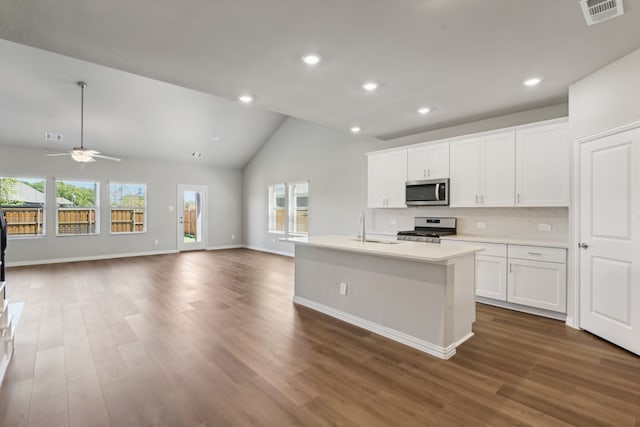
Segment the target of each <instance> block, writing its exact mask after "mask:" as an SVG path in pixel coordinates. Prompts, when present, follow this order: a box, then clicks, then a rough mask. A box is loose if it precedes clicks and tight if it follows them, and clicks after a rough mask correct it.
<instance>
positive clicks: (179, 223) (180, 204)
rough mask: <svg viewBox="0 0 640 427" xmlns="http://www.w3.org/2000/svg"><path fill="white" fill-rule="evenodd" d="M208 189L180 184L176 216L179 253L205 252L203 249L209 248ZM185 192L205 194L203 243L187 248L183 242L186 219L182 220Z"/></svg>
mask: <svg viewBox="0 0 640 427" xmlns="http://www.w3.org/2000/svg"><path fill="white" fill-rule="evenodd" d="M208 189H209V187H208V186H207V185H193V184H178V191H177V207H178V211H177V215H176V248H177V250H178V252H185V251H196V250H203V249H207V247H208V246H207V242H208V233H209V227H208V222H209V221H208V218H209V213H208V203H209V195H208ZM185 191H194V192H200V193H202V194H203V196H202V242H201V243H200V244H198V245H194V246H186V247H185V246H184V245H185V244H184V240H183V239H184V219H183V220H181V218H182V217H183V212H184V200H183V195H184V192H185Z"/></svg>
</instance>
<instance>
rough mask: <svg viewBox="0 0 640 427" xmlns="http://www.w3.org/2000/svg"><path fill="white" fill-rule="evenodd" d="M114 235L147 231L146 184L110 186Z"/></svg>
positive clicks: (114, 184) (117, 184)
mask: <svg viewBox="0 0 640 427" xmlns="http://www.w3.org/2000/svg"><path fill="white" fill-rule="evenodd" d="M109 203H110V205H111V232H112V233H144V232H146V231H147V209H146V207H147V186H146V185H145V184H119V183H111V184H110V185H109Z"/></svg>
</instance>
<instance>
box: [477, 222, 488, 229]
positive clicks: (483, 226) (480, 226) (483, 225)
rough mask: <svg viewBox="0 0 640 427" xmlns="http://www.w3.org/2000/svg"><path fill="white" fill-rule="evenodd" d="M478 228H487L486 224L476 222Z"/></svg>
mask: <svg viewBox="0 0 640 427" xmlns="http://www.w3.org/2000/svg"><path fill="white" fill-rule="evenodd" d="M476 228H483V229H484V228H487V223H486V222H476Z"/></svg>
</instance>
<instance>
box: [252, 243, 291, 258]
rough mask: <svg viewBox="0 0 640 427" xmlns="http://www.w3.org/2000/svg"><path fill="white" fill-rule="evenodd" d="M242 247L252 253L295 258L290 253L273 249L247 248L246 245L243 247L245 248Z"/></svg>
mask: <svg viewBox="0 0 640 427" xmlns="http://www.w3.org/2000/svg"><path fill="white" fill-rule="evenodd" d="M243 247H245V248H247V249H251V250H252V251H260V252H269V253H271V254H276V255H282V256H288V257H292V258H293V257H294V256H295V255H294V254H293V253H291V252H284V251H278V250H275V249H268V248H261V247H258V246H248V245H245V246H243Z"/></svg>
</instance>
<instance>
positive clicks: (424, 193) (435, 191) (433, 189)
mask: <svg viewBox="0 0 640 427" xmlns="http://www.w3.org/2000/svg"><path fill="white" fill-rule="evenodd" d="M406 203H407V206H434V205H440V206H447V205H449V180H448V179H434V180H425V181H407V183H406Z"/></svg>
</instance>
